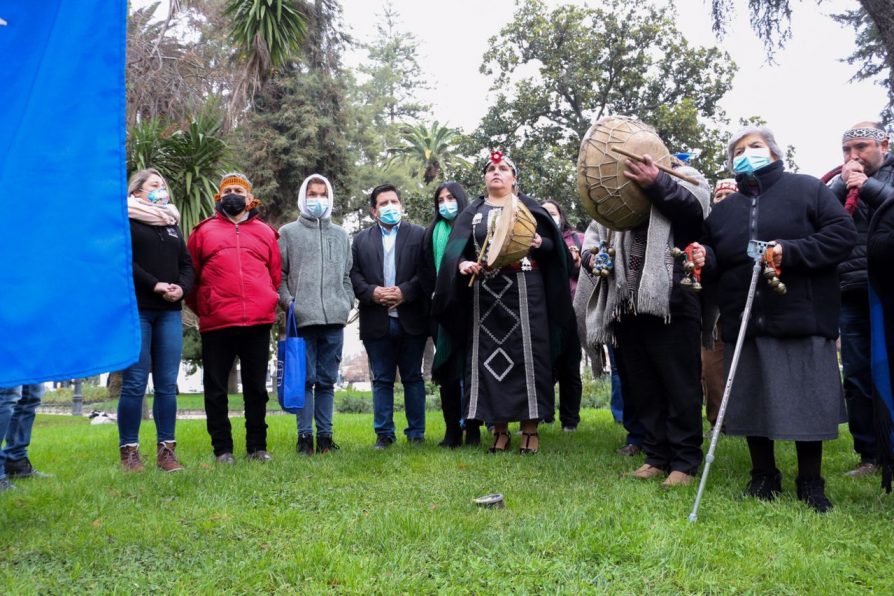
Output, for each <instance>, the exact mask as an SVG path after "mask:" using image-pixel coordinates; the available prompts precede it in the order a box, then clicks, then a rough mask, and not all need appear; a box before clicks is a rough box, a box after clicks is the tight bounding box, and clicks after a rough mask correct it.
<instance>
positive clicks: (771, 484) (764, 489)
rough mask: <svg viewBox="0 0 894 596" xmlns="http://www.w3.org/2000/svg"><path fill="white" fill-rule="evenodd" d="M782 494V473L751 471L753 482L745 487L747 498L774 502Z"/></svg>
mask: <svg viewBox="0 0 894 596" xmlns="http://www.w3.org/2000/svg"><path fill="white" fill-rule="evenodd" d="M781 494H782V472H780V471H779V470H774V471H773V472H765V471H761V470H751V481H750V482H749V483H748V486H746V487H745V496H747V497H754V498H756V499H760V500H761V501H772V500H773V499H775V498H776V497H778V496H779V495H781Z"/></svg>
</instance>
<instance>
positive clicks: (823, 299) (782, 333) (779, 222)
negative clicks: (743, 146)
mask: <svg viewBox="0 0 894 596" xmlns="http://www.w3.org/2000/svg"><path fill="white" fill-rule="evenodd" d="M751 180H752V183H749V180H748V179H747V177H745V176H742V175H740V176H738V177H737V182H738V184H739V189H740V192H738V193H735V194H733V195H730V196H729V197H727V198H726V199H724V200H723V201H722V202H721V203H719V204H718V205H715V206H714V209H713V211H711V214H710V215H709V216H708V218H707V220H705V234H704V237H703V238H702V244H704V245H705V246H706V247H707V252H708V259H707V263H706V265H705V269H704V272H703V275H704V279H705V283H716V284H717V285H718V287H717V297H718V301H719V303H720V327H721V334H722V336H723V341H724V342H734V341H735V340H736V337H737V335H738V331H739V325H740V323H741V320H740V317H741V315H742V311H743V310H744V309H745V300H746V298H747V295H748V286H749V283H750V281H751V272H752V267H753V265H754V261H753V259H751V258H750V257H749V256H748V255H747V253H746V250H747V247H748V241H749V240H752V239H754V240H764V241H770V240H777V241H779V242H780V243H781V244H782V248H783V252H782V265H781V268H782V274H781V276H780V279H781V280H782V281H783V282H784V283H785V285H786V286H787V287H788V293H787V294H785V295H782V296H780V295H778V294H776V293H775V292H773V290H772V288H770V286H769V285H768V284H767V282H766V281H765V280H764V279H763V278H762V277H761V279H759V280H758V284H757V291H756V293H755V297H754V305H753V310H752V313H751V319H750V321H749V324H748V328H747V336H748V337H755V336H771V337H804V336H811V335H819V336H822V337H827V338H830V339H834V338H836V337H838V310H839V308H840V304H841V293H840V290H839V288H838V273H837V270H836V268H837V266H838V264H839V263H840V262H841V261H842V260H844V258H845V257H847V255H848V253H849V252H850V250H851V247H852V246H853V243H854V239H855V238H856V229H855V228H854V222H853V219H852V218H851V217H850V216H849V215H848V214H847V212H845V210H844V208H843V207H842V206H841V203H839V202H838V200H837V199H836V198H835V195H834V194H833V193H832V191H830V190H829V189H828V188H827V187H826V186H825V185H824V184H823V183H822V182H820V181H819V180H817V179H816V178H813V177H812V176H805V175H801V174H790V173H788V172H784V171H783V164H782V162H781V161H776V162H773V163H772V164H770V165H768V166H766V167H764V168H761V169H760V170H757V172H755V178H754V179H751ZM749 191H750V192H751V193H755V194H754V195H753V196H749Z"/></svg>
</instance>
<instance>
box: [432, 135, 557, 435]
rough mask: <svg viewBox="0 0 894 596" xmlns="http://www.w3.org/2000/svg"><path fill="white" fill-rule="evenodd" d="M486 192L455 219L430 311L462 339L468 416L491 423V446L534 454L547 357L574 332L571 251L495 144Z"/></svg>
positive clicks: (457, 341)
mask: <svg viewBox="0 0 894 596" xmlns="http://www.w3.org/2000/svg"><path fill="white" fill-rule="evenodd" d="M483 174H484V185H485V192H486V195H485V196H482V197H479V198H478V199H476V200H475V201H473V202H472V204H471V205H469V206H468V207H467V208H466V209H465V210H464V211H463V212H462V213H461V214H460V215H459V217H457V219H456V222H455V223H454V225H453V231H452V232H451V234H450V239H449V240H448V242H447V247H446V248H445V250H444V257H443V260H442V261H441V268H440V271H439V272H438V278H437V284H436V288H435V295H434V302H433V306H432V313H433V315H434V316H435V317H436V319H437V320H438V322H439V323H440V324H441V326H442V328H444V329H445V330H446V331H447V332H448V333H449V334H450V337H451V341H453V342H454V345H464V346H465V347H466V370H465V393H466V395H467V402H466V404H465V418H466V419H467V420H473V421H475V420H481V421H487V422H488V423H489V424H493V427H494V441H493V444H492V446H491V448H490V451H491V452H492V453H496V452H502V451H507V450H509V449H510V448H511V444H510V443H511V436H510V434H509V430H508V426H509V423H510V422H515V421H519V422H521V430H522V440H521V448H520V449H519V452H520V453H537V451H538V450H539V447H540V437H539V435H538V433H537V424H538V421H539V420H540V419H542V418H544V417H546V416H548V415H550V414H551V413H552V412H553V408H554V394H553V375H552V370H553V357H554V355H558V354H559V353H560V352H561V350H562V347H563V345H564V343H563V342H564V334H565V333H568V332H570V331H571V325H573V319H572V316H571V295H570V293H569V288H568V270H569V266H570V257H569V255H568V251H567V250H564V249H562V248H561V247H562V246H563V244H564V242H563V240H562V235H561V233H560V232H559V229H558V228H557V227H556V225H555V224H554V223H553V221H552V219H550V216H549V215H548V214H547V213H546V211H544V210H543V208H542V207H541V206H540V205H538V204H537V202H536V201H534V200H532V199H530V198H528V197H526V196H525V195H522V194H517V179H518V169H517V168H516V166H515V164H514V163H513V162H512V160H511V159H509V158H508V157H506V156H504V155H503V154H502V153H500V152H498V151H494V152H492V153H491V154H490V157H489V159H488V160H487V162H486V164H485V167H484V169H483Z"/></svg>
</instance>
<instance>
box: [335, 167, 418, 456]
mask: <svg viewBox="0 0 894 596" xmlns="http://www.w3.org/2000/svg"><path fill="white" fill-rule="evenodd" d="M369 202H370V211H371V213H372V217H373V219H374V220H375V222H376V223H375V224H374V225H372V226H371V227H369V228H367V229H365V230H363V231H361V232H360V233H358V234H357V236H356V237H355V238H354V244H353V246H352V247H351V251H352V253H353V261H354V263H353V266H352V268H351V283H352V284H353V286H354V295H355V296H357V299H358V300H359V301H360V339H361V340H363V345H364V346H365V347H366V353H367V356H368V358H369V370H370V374H371V376H372V381H373V416H374V417H373V427H374V429H375V431H376V435H377V440H376V445H375V447H376V449H385V448H387V447H389V446H391V444H392V443H394V441H395V430H394V380H395V375H396V372H397V370H400V378H401V382H402V384H403V387H404V403H405V410H406V415H407V428H406V430H404V433H405V434H406V435H407V441H408V442H410V443H422V442H423V439H424V435H425V382H424V381H423V379H422V354H423V351H424V350H425V342H426V339H427V331H428V327H427V326H428V322H427V317H426V310H425V296H424V292H423V291H422V283H421V280H420V270H421V265H422V244H423V236H424V234H425V231H424V230H423V228H421V227H420V226H416V225H413V224H411V223H409V222H403V223H402V222H401V215H402V211H403V210H402V206H401V202H400V193H399V192H398V190H397V188H395V187H394V186H393V185H391V184H382V185H380V186H377V187H376V188H374V189H373V191H372V193H370V197H369Z"/></svg>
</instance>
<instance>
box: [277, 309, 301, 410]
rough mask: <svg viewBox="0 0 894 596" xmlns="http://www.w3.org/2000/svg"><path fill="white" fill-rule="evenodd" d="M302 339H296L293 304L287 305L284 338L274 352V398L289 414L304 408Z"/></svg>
mask: <svg viewBox="0 0 894 596" xmlns="http://www.w3.org/2000/svg"><path fill="white" fill-rule="evenodd" d="M305 352H306V346H305V344H304V338H303V337H298V323H297V322H296V321H295V302H294V301H293V302H292V303H291V304H290V305H289V314H288V316H287V317H286V338H285V339H282V340H280V341H279V343H278V344H277V350H276V397H277V399H279V406H280V407H281V408H282V409H283V410H285V411H286V412H288V413H289V414H297V413H298V412H299V411H300V410H301V408H303V407H304V382H305V379H307V355H306V353H305Z"/></svg>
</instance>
